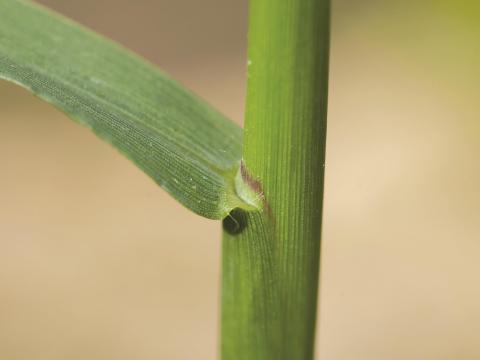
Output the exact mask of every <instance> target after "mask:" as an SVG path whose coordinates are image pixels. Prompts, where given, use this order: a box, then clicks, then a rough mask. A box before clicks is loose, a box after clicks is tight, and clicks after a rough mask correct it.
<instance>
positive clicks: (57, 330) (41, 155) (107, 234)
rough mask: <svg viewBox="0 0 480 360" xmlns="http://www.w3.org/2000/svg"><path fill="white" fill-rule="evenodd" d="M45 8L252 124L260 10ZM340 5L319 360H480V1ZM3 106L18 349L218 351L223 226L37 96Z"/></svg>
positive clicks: (8, 252)
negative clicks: (252, 52)
mask: <svg viewBox="0 0 480 360" xmlns="http://www.w3.org/2000/svg"><path fill="white" fill-rule="evenodd" d="M42 3H44V4H46V5H48V6H50V7H52V8H54V9H57V10H58V11H60V12H62V13H64V14H66V15H68V16H70V17H73V18H74V19H76V20H78V21H80V22H81V23H83V24H85V25H88V26H90V27H92V28H94V29H96V30H97V31H99V32H101V33H103V34H105V35H107V36H109V37H111V38H113V39H115V40H116V41H119V42H121V43H122V44H124V45H126V46H127V47H129V48H131V49H133V50H135V51H137V52H139V53H140V54H142V55H143V56H145V57H146V58H148V59H149V60H151V61H153V62H154V63H156V64H158V65H159V66H160V67H162V68H163V69H165V70H166V71H168V72H169V73H171V74H172V75H173V76H174V77H175V78H177V79H179V80H180V81H181V82H183V83H184V84H185V85H187V86H188V87H190V88H192V89H193V90H195V91H196V92H197V93H199V94H200V95H201V96H202V97H204V98H205V99H207V100H208V101H210V102H211V103H212V104H214V105H215V106H216V107H218V108H219V109H221V110H222V111H223V112H224V113H225V114H227V115H229V116H230V117H231V118H233V119H234V120H235V121H237V122H239V123H241V122H242V117H243V101H244V93H245V59H246V50H245V49H246V28H247V26H246V24H247V18H246V17H247V2H246V0H244V1H240V0H204V1H201V2H200V1H192V0H157V1H153V0H142V1H135V2H134V1H126V0H121V1H120V0H116V1H113V0H83V1H73V0H68V1H67V0H43V1H42ZM333 3H334V6H333V30H332V54H331V55H332V56H331V87H330V109H329V133H328V154H327V166H326V199H325V217H324V230H323V233H324V238H323V254H322V256H323V263H322V270H323V271H322V275H321V276H322V284H321V287H322V290H321V305H320V309H321V316H320V329H319V330H320V331H319V332H318V334H317V339H318V341H317V344H318V346H317V357H318V358H319V359H322V360H363V359H364V360H367V359H368V360H385V359H389V360H397V359H398V360H400V359H402V360H404V359H410V360H430V359H431V360H443V359H444V360H450V359H452V360H453V359H455V360H476V359H479V358H480V285H479V280H478V274H479V273H480V191H479V183H480V151H479V150H480V122H479V114H480V104H479V103H478V94H479V90H480V70H479V69H480V67H479V66H478V64H479V63H480V42H479V41H478V39H479V35H480V21H479V19H480V3H478V1H473V0H460V1H456V0H435V1H433V0H430V1H428V0H425V1H420V2H418V1H416V2H414V1H400V0H390V1H387V0H385V1H374V0H370V1H353V0H352V1H347V0H342V1H340V0H333ZM19 26H21V24H19ZM0 104H1V110H0V175H1V176H0V358H1V359H5V360H27V359H28V360H31V359H35V360H60V359H62V360H63V359H69V360H75V359H78V360H80V359H82V360H83V359H91V360H96V359H102V360H105V359H112V360H113V359H115V360H123V359H125V360H127V359H129V360H130V359H136V360H150V359H172V360H176V359H178V360H180V359H182V360H183V359H214V358H216V356H217V339H216V338H217V333H218V287H219V276H220V272H219V269H220V225H219V223H217V222H214V221H209V220H205V219H202V218H199V217H197V216H195V215H193V214H191V213H190V212H188V211H187V210H185V209H183V208H182V207H181V206H180V205H178V204H176V202H175V201H173V200H172V199H170V198H169V197H168V196H167V195H166V193H165V192H164V191H162V190H161V189H159V188H157V186H156V185H155V184H154V183H153V182H152V181H151V180H150V179H149V178H147V177H146V176H144V175H143V174H142V173H141V172H140V171H139V170H138V169H136V168H135V167H134V166H133V165H132V164H130V163H129V162H128V161H127V160H125V159H123V158H122V157H121V156H120V155H119V154H117V152H116V151H115V150H113V149H111V148H110V147H109V146H107V145H105V144H103V143H102V142H100V141H99V140H98V139H96V138H95V137H94V136H93V135H91V134H90V133H89V132H88V131H87V130H85V129H83V128H80V127H79V126H77V125H75V124H74V123H72V122H71V121H69V120H68V119H67V118H66V117H65V116H64V115H62V114H61V113H59V112H58V111H56V110H55V109H53V108H52V107H51V106H49V105H46V104H44V103H42V102H41V101H39V100H37V99H36V98H34V97H33V96H31V95H30V94H28V93H27V92H26V91H24V90H21V89H19V88H17V87H14V86H13V85H11V84H7V83H5V82H0Z"/></svg>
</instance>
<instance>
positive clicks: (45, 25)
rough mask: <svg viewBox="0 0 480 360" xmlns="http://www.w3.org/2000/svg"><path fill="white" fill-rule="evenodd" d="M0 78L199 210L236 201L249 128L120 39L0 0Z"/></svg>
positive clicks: (221, 213)
mask: <svg viewBox="0 0 480 360" xmlns="http://www.w3.org/2000/svg"><path fill="white" fill-rule="evenodd" d="M0 78H1V79H5V80H9V81H12V82H14V83H17V84H19V85H21V86H23V87H25V88H27V89H29V90H30V91H31V92H33V93H34V94H36V95H37V96H39V97H40V98H42V99H44V100H46V101H48V102H50V103H52V104H53V105H54V106H56V107H57V108H59V109H61V110H62V111H64V112H65V113H66V114H68V115H69V116H70V117H72V118H73V119H75V120H76V121H77V122H79V123H81V124H82V125H84V126H87V127H88V128H90V129H91V130H92V131H93V132H94V133H96V134H97V135H98V136H99V137H100V138H102V139H103V140H105V141H107V142H109V143H110V144H112V145H113V146H114V147H116V148H117V149H118V150H120V151H121V152H122V153H123V154H124V155H125V156H127V157H128V158H129V159H131V160H132V161H133V162H134V163H135V164H136V165H137V166H138V167H139V168H141V169H142V170H143V171H144V172H145V173H147V174H148V175H149V176H150V177H152V178H153V179H154V180H155V181H156V182H157V183H158V184H159V185H160V186H162V187H163V188H164V189H165V190H167V191H168V192H169V193H170V194H171V195H172V196H173V197H174V198H176V199H177V200H178V201H180V202H181V203H182V204H183V205H185V206H186V207H187V208H189V209H191V210H192V211H194V212H196V213H198V214H200V215H202V216H205V217H207V218H212V219H220V218H223V217H225V216H226V215H227V214H228V212H229V211H230V210H231V209H232V208H234V207H237V206H239V203H240V200H239V199H238V198H237V197H236V195H235V191H234V186H233V178H234V175H235V172H236V169H237V168H238V164H239V161H240V157H241V147H242V130H241V129H240V128H239V127H238V126H236V125H235V124H234V123H232V122H231V121H229V120H228V119H226V118H225V117H224V116H222V115H221V114H219V113H218V112H217V111H215V110H214V109H212V108H211V107H210V106H209V105H207V104H206V103H205V102H203V101H202V100H201V99H199V98H198V97H197V96H195V95H194V94H192V93H191V92H189V91H188V90H186V89H184V88H183V87H182V86H181V85H179V84H178V83H176V82H175V81H173V80H172V79H170V78H169V77H168V76H166V75H165V74H163V73H161V72H160V71H159V70H157V69H156V68H155V67H154V66H153V65H151V64H149V63H148V62H147V61H145V60H143V59H141V58H139V57H137V56H135V55H134V54H132V53H130V52H129V51H127V50H125V49H124V48H122V47H121V46H119V45H117V44H115V43H113V42H111V41H109V40H106V39H104V38H103V37H101V36H99V35H96V34H95V33H93V32H92V31H90V30H88V29H85V28H83V27H81V26H79V25H77V24H75V23H74V22H72V21H70V20H68V19H65V18H63V17H62V16H60V15H57V14H55V13H53V12H51V11H49V10H46V9H44V8H43V7H41V6H38V5H35V4H32V3H30V2H24V1H17V0H0Z"/></svg>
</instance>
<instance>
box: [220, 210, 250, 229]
mask: <svg viewBox="0 0 480 360" xmlns="http://www.w3.org/2000/svg"><path fill="white" fill-rule="evenodd" d="M246 227H247V215H246V214H245V211H243V210H242V209H233V210H232V211H231V212H230V214H228V215H227V217H226V218H225V219H223V230H225V231H226V232H227V233H228V234H230V235H238V234H240V233H241V232H243V230H244V229H245V228H246Z"/></svg>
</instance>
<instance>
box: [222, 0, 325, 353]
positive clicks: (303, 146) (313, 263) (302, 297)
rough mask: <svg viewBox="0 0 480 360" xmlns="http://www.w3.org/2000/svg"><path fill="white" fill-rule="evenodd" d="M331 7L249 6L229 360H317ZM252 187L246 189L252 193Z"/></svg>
mask: <svg viewBox="0 0 480 360" xmlns="http://www.w3.org/2000/svg"><path fill="white" fill-rule="evenodd" d="M329 6H330V4H329V0H251V2H250V25H249V50H248V53H249V60H248V92H247V109H246V120H245V133H244V137H245V140H244V153H243V161H242V168H241V170H240V172H239V177H240V180H241V181H237V186H239V187H240V189H239V191H238V192H239V194H240V195H241V194H253V196H254V197H256V198H257V199H254V201H252V202H253V203H255V202H256V203H258V204H259V207H260V209H259V210H257V211H249V212H243V211H241V210H238V211H235V212H233V213H232V214H231V217H229V218H227V219H226V220H225V221H224V238H223V264H222V266H223V278H222V345H221V352H222V359H223V360H245V359H249V360H250V359H259V360H274V359H275V360H278V359H285V360H287V359H288V360H292V359H295V360H309V359H312V358H313V351H314V338H315V318H316V308H317V288H318V271H319V256H320V225H321V210H322V197H323V170H324V159H325V133H326V109H327V84H328V48H329ZM245 189H247V190H248V191H246V190H245Z"/></svg>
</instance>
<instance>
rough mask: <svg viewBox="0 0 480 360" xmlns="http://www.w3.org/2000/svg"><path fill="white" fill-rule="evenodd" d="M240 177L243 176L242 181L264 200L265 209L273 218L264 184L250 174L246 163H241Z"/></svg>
mask: <svg viewBox="0 0 480 360" xmlns="http://www.w3.org/2000/svg"><path fill="white" fill-rule="evenodd" d="M240 175H241V176H242V180H243V181H244V182H245V184H247V185H248V186H249V187H250V189H252V190H253V191H254V192H255V193H256V194H257V195H258V196H259V198H260V199H261V200H262V203H263V207H264V209H265V211H266V213H267V215H268V216H270V217H271V216H272V208H271V207H270V204H269V203H268V201H267V198H266V197H265V193H264V192H263V187H262V183H261V182H260V181H259V180H257V179H255V178H254V177H253V176H252V175H251V174H250V173H249V172H248V169H247V167H246V166H245V163H244V161H243V160H242V161H241V162H240Z"/></svg>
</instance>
